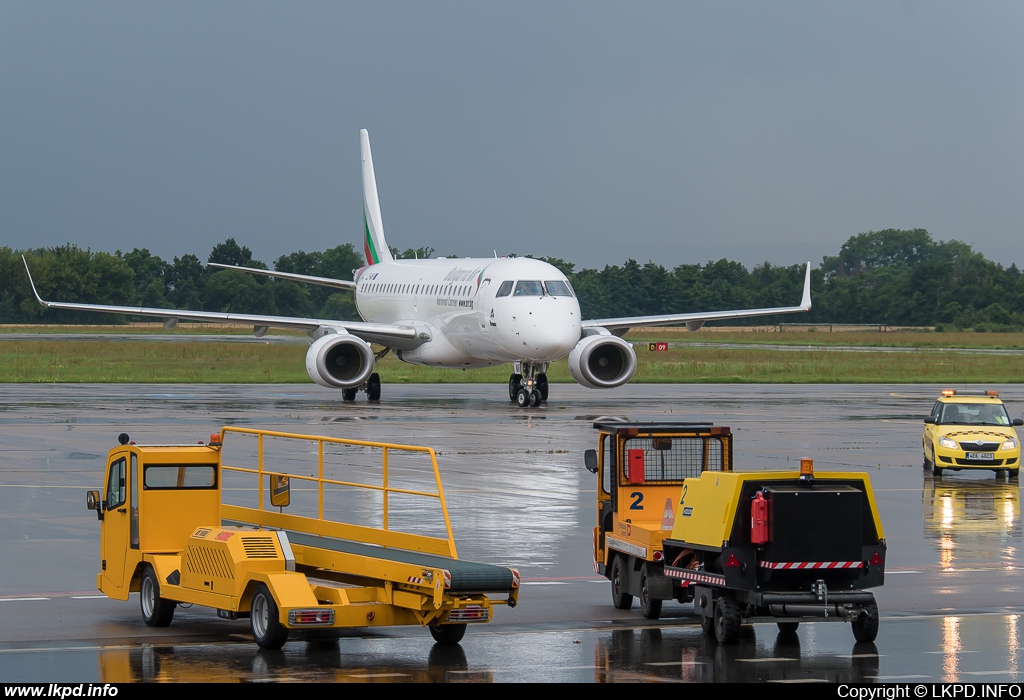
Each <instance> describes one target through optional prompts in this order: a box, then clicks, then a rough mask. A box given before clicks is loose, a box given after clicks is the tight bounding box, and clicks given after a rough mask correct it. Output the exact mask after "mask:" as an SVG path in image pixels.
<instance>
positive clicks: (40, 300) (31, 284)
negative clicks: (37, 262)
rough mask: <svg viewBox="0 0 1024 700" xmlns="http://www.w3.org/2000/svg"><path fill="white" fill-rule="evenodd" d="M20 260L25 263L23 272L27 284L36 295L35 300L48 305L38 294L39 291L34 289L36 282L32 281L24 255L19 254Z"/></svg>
mask: <svg viewBox="0 0 1024 700" xmlns="http://www.w3.org/2000/svg"><path fill="white" fill-rule="evenodd" d="M21 262H23V263H25V272H26V273H27V274H28V285H29V286H30V287H32V293H33V294H35V295H36V301H38V302H39V303H40V304H42V305H43V306H46V307H49V306H50V304H49V303H47V302H45V301H43V298H42V297H41V296H39V292H37V291H36V283H35V282H33V281H32V272H31V271H30V270H29V269H28V260H26V259H25V256H24V255H22V256H21Z"/></svg>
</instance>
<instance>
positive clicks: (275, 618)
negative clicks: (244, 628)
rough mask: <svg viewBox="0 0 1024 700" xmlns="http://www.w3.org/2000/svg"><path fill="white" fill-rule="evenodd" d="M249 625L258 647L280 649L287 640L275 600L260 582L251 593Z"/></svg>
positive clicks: (286, 632) (286, 633)
mask: <svg viewBox="0 0 1024 700" xmlns="http://www.w3.org/2000/svg"><path fill="white" fill-rule="evenodd" d="M249 625H250V627H252V638H253V639H254V640H256V644H257V645H258V646H259V648H260V649H280V648H281V647H283V646H284V643H285V642H287V641H288V628H287V627H285V626H284V625H282V624H281V617H280V613H279V612H278V609H277V602H276V601H275V600H274V596H272V595H271V594H270V590H269V589H268V588H267V587H266V586H265V585H264V584H262V583H261V584H259V585H258V586H256V590H255V591H253V594H252V604H251V606H250V613H249Z"/></svg>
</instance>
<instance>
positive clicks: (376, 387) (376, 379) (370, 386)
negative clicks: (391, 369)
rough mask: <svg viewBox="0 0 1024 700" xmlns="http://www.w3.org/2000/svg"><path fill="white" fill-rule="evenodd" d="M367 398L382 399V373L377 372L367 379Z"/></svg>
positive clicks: (371, 399)
mask: <svg viewBox="0 0 1024 700" xmlns="http://www.w3.org/2000/svg"><path fill="white" fill-rule="evenodd" d="M352 398H355V397H352ZM366 398H367V400H369V401H380V375H379V374H377V373H376V372H374V373H373V374H371V375H370V378H369V379H367V380H366Z"/></svg>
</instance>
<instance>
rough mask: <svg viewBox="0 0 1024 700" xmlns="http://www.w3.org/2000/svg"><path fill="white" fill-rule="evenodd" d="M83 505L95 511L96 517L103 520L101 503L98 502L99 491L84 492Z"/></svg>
mask: <svg viewBox="0 0 1024 700" xmlns="http://www.w3.org/2000/svg"><path fill="white" fill-rule="evenodd" d="M85 507H86V508H88V509H89V510H94V511H96V519H97V520H103V504H101V503H100V492H99V491H86V492H85Z"/></svg>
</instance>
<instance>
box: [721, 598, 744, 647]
mask: <svg viewBox="0 0 1024 700" xmlns="http://www.w3.org/2000/svg"><path fill="white" fill-rule="evenodd" d="M742 624H743V618H742V616H741V615H740V605H739V603H737V602H736V599H735V598H733V597H732V596H731V595H729V594H724V595H721V596H719V597H718V599H717V600H715V639H717V640H718V643H719V644H734V643H735V642H736V640H737V639H739V636H740V626H741V625H742Z"/></svg>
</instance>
